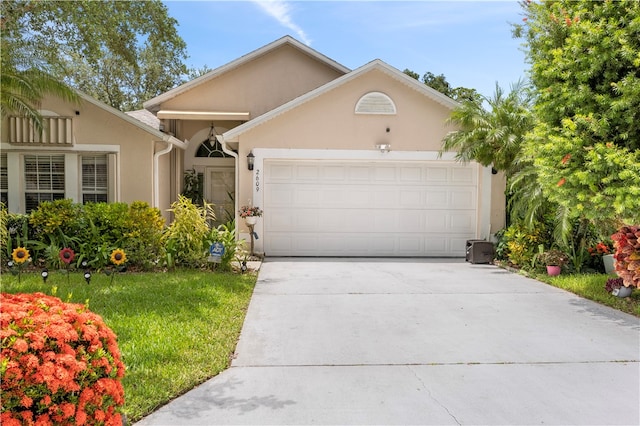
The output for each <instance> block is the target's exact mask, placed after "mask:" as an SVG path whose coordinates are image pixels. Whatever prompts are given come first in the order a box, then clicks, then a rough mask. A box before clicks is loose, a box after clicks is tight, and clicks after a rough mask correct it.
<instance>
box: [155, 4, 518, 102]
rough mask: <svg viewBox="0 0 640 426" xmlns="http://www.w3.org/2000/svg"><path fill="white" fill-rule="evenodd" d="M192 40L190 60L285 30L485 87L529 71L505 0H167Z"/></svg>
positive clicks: (232, 55)
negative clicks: (512, 26) (513, 34)
mask: <svg viewBox="0 0 640 426" xmlns="http://www.w3.org/2000/svg"><path fill="white" fill-rule="evenodd" d="M164 3H165V4H166V5H167V7H168V9H169V14H170V15H171V16H172V17H174V18H175V19H177V21H178V23H179V26H178V32H179V34H180V36H181V37H182V38H183V39H184V40H185V42H186V43H187V52H188V54H189V58H188V59H187V65H188V66H189V67H195V68H201V67H202V66H204V65H207V66H208V67H210V68H217V67H219V66H221V65H224V64H226V63H227V62H230V61H232V60H234V59H237V58H239V57H240V56H242V55H245V54H247V53H249V52H251V51H253V50H255V49H258V48H260V47H262V46H264V45H266V44H268V43H270V42H272V41H274V40H276V39H278V38H280V37H282V36H284V35H287V34H288V35H291V36H293V37H294V38H296V39H298V40H299V41H301V42H303V43H305V44H307V45H309V46H310V47H312V48H313V49H315V50H317V51H319V52H321V53H322V54H324V55H326V56H328V57H329V58H331V59H333V60H335V61H337V62H339V63H341V64H343V65H345V66H346V67H349V68H351V69H355V68H358V67H360V66H362V65H364V64H366V63H368V62H370V61H372V60H374V59H381V60H383V61H385V62H386V63H388V64H389V65H392V66H394V67H396V68H398V69H400V70H404V69H405V68H408V69H410V70H412V71H415V72H417V73H418V74H420V75H423V74H424V73H425V72H427V71H430V72H432V73H434V74H436V75H438V74H444V75H445V76H446V78H447V81H449V83H450V84H451V85H452V86H454V87H458V86H464V87H469V88H475V89H476V90H478V91H479V92H480V93H482V94H484V95H491V94H492V93H493V92H494V88H495V84H496V82H498V83H499V84H500V86H502V87H503V88H505V89H506V88H508V87H509V85H510V84H512V83H515V82H516V81H517V80H518V79H520V78H526V70H527V69H528V65H527V64H526V63H525V59H524V53H523V52H522V50H521V47H520V45H521V42H522V40H517V39H513V38H512V37H511V26H510V23H517V22H521V20H522V16H521V12H520V6H519V5H518V3H517V1H515V0H509V1H507V0H505V1H280V0H274V1H248V0H245V1H180V0H168V1H164Z"/></svg>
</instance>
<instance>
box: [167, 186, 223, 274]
mask: <svg viewBox="0 0 640 426" xmlns="http://www.w3.org/2000/svg"><path fill="white" fill-rule="evenodd" d="M169 211H172V212H173V215H174V220H173V222H171V225H170V226H169V227H168V228H167V230H166V231H165V236H164V237H165V244H166V246H165V247H166V251H167V260H166V262H167V266H168V267H174V266H176V265H180V266H202V265H203V264H204V263H205V260H206V253H207V249H208V246H206V243H207V238H208V236H209V225H208V222H209V221H213V220H215V217H214V214H213V210H212V209H211V205H209V204H206V203H205V206H204V207H198V206H196V205H195V204H193V202H192V201H191V199H189V198H187V197H185V196H183V195H179V196H178V200H177V201H174V202H173V203H172V204H171V208H170V209H169Z"/></svg>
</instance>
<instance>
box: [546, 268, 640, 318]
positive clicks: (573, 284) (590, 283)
mask: <svg viewBox="0 0 640 426" xmlns="http://www.w3.org/2000/svg"><path fill="white" fill-rule="evenodd" d="M610 277H611V276H610V275H606V274H571V275H558V276H557V277H550V276H548V275H542V274H538V275H536V278H537V279H538V280H539V281H543V282H545V283H547V284H550V285H553V286H555V287H559V288H562V289H564V290H567V291H570V292H572V293H575V294H577V295H578V296H582V297H584V298H585V299H590V300H593V301H595V302H598V303H601V304H603V305H607V306H610V307H612V308H615V309H618V310H620V311H623V312H626V313H628V314H632V315H635V316H638V317H640V290H635V291H634V292H633V293H631V296H629V297H626V298H622V299H621V298H619V297H616V296H612V295H611V294H609V293H608V292H607V291H606V290H605V289H604V285H605V283H606V282H607V278H610Z"/></svg>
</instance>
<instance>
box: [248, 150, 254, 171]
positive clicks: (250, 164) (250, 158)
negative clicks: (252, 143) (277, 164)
mask: <svg viewBox="0 0 640 426" xmlns="http://www.w3.org/2000/svg"><path fill="white" fill-rule="evenodd" d="M255 161H256V156H255V155H253V151H250V152H249V155H247V168H248V169H249V170H253V163H254V162H255Z"/></svg>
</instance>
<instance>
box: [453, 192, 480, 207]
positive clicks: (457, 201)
mask: <svg viewBox="0 0 640 426" xmlns="http://www.w3.org/2000/svg"><path fill="white" fill-rule="evenodd" d="M450 194H451V197H450V200H451V201H450V204H449V206H448V207H450V208H453V209H472V208H473V207H474V206H475V205H476V191H475V190H474V189H455V190H452V191H450Z"/></svg>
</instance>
